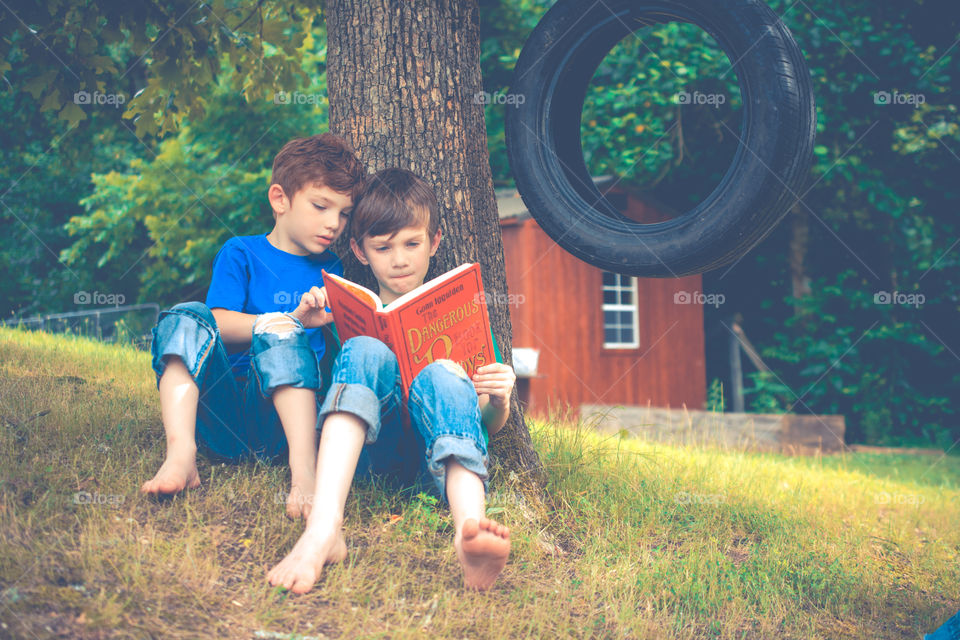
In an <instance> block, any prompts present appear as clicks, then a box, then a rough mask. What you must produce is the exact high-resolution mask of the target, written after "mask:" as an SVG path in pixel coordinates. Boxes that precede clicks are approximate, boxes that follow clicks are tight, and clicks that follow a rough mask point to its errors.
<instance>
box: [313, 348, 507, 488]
mask: <svg viewBox="0 0 960 640" xmlns="http://www.w3.org/2000/svg"><path fill="white" fill-rule="evenodd" d="M402 405H403V390H402V387H401V385H400V368H399V366H398V365H397V358H396V356H394V355H393V352H391V351H390V349H389V348H387V346H386V345H385V344H383V343H382V342H380V341H379V340H376V339H374V338H369V337H366V336H358V337H356V338H351V339H350V340H347V341H346V342H345V343H343V347H342V349H341V350H340V353H339V355H337V359H336V361H335V362H334V365H333V375H332V382H331V384H330V391H329V392H328V393H327V396H326V399H325V400H324V402H323V406H322V407H321V408H320V416H319V424H320V425H322V424H323V419H324V418H325V417H326V415H327V414H329V413H332V412H335V411H346V412H348V413H352V414H354V415H356V416H358V417H359V418H360V419H362V420H363V421H364V422H365V423H366V424H367V435H366V442H365V446H364V448H363V450H362V451H361V454H360V459H359V460H358V462H357V472H356V474H355V477H358V476H364V475H373V474H377V475H383V476H388V477H391V478H393V479H394V480H399V481H400V482H401V483H403V484H405V485H414V484H420V485H426V487H427V488H428V489H430V488H431V486H432V488H433V489H435V490H436V493H437V494H438V495H439V497H440V498H441V499H444V500H445V499H446V490H445V487H446V466H445V464H444V463H445V461H446V460H447V458H449V457H450V456H453V457H454V458H455V459H456V460H457V462H459V463H460V464H462V465H463V466H464V467H466V468H467V469H469V470H470V471H473V472H474V473H476V474H477V475H478V476H479V477H480V478H481V480H483V484H484V489H486V488H487V483H488V475H487V462H488V459H487V446H486V443H485V441H484V437H483V431H482V426H481V421H480V406H479V405H478V403H477V392H476V390H475V389H474V387H473V383H472V382H471V381H470V379H469V378H468V377H467V374H466V372H464V370H463V369H462V368H461V367H460V365H458V364H456V363H454V362H452V361H450V360H438V361H437V362H434V363H431V364H429V365H427V367H426V368H424V369H423V371H421V372H420V373H419V374H418V375H417V377H416V378H414V380H413V383H412V384H411V385H410V394H409V399H408V401H407V406H406V408H407V414H408V416H409V424H410V427H411V428H407V427H405V426H404V423H405V420H404V419H403V412H402ZM430 480H432V481H433V482H432V483H431V482H430Z"/></svg>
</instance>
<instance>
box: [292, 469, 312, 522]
mask: <svg viewBox="0 0 960 640" xmlns="http://www.w3.org/2000/svg"><path fill="white" fill-rule="evenodd" d="M314 484H316V479H315V477H314V475H313V474H308V475H304V476H303V477H297V476H291V479H290V493H289V494H288V495H287V517H288V518H290V519H291V520H296V519H297V518H301V517H302V518H303V519H304V520H306V519H307V517H308V516H309V515H310V509H311V508H312V507H313V486H314Z"/></svg>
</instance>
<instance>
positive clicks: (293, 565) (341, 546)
mask: <svg viewBox="0 0 960 640" xmlns="http://www.w3.org/2000/svg"><path fill="white" fill-rule="evenodd" d="M346 557H347V545H346V543H345V542H344V541H343V532H342V531H341V530H340V527H339V526H334V527H332V529H331V530H330V531H322V530H320V527H311V526H310V525H309V524H308V525H307V528H306V529H305V530H304V532H303V535H301V536H300V539H299V540H297V544H295V545H293V549H292V550H291V551H290V553H288V554H287V557H286V558H284V559H283V560H281V561H280V563H279V564H278V565H277V566H275V567H274V568H273V569H271V570H270V572H269V573H267V580H269V581H270V584H272V585H273V586H275V587H277V586H283V587H286V588H287V589H289V590H290V591H292V592H294V593H306V592H307V591H310V589H312V588H313V585H314V583H316V581H317V580H319V579H320V573H321V571H323V566H324V565H326V564H332V563H334V562H341V561H342V560H343V559H344V558H346Z"/></svg>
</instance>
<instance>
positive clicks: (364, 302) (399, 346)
mask: <svg viewBox="0 0 960 640" xmlns="http://www.w3.org/2000/svg"><path fill="white" fill-rule="evenodd" d="M323 283H324V286H325V287H326V289H327V305H328V306H329V307H330V308H331V309H332V310H333V319H334V322H335V323H336V325H337V333H338V334H339V336H340V340H342V341H346V340H349V339H350V338H352V337H354V336H371V337H374V338H377V339H378V340H380V341H382V342H384V343H385V344H386V345H387V346H388V347H390V350H391V351H393V353H394V354H396V356H397V361H398V362H399V364H400V379H401V381H402V382H403V390H404V393H405V394H406V393H407V392H408V391H409V389H410V384H411V383H412V382H413V379H414V377H416V375H417V374H418V373H420V371H421V370H422V369H423V368H424V367H426V366H427V365H428V364H430V363H431V362H433V361H435V360H440V359H442V358H446V359H448V360H453V361H454V362H457V363H459V364H460V366H462V367H463V368H464V370H465V371H466V372H467V375H468V376H471V377H472V376H473V374H474V372H475V371H476V369H477V367H480V366H482V365H485V364H489V363H491V362H495V361H496V359H495V357H494V351H493V339H492V337H491V335H490V318H489V316H488V314H487V305H486V304H485V302H484V295H483V283H482V281H481V279H480V265H479V264H476V263H467V264H463V265H460V266H459V267H457V268H456V269H453V270H451V271H448V272H446V273H445V274H443V275H441V276H437V277H436V278H434V279H433V280H430V281H428V282H424V283H423V284H422V285H420V286H419V287H417V288H416V289H414V290H413V291H410V292H408V293H405V294H404V295H402V296H400V297H399V298H397V299H396V300H394V301H393V302H391V303H390V304H388V305H387V306H385V307H384V306H383V303H382V302H381V301H380V298H379V296H377V294H375V293H374V292H373V291H370V290H369V289H367V288H366V287H362V286H360V285H358V284H356V283H354V282H350V281H349V280H346V279H344V278H341V277H339V276H336V275H334V274H332V273H326V272H324V273H323Z"/></svg>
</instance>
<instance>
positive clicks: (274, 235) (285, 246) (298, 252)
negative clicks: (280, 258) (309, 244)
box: [267, 227, 310, 256]
mask: <svg viewBox="0 0 960 640" xmlns="http://www.w3.org/2000/svg"><path fill="white" fill-rule="evenodd" d="M267 242H269V243H270V244H271V245H273V246H274V247H275V248H277V249H279V250H280V251H283V252H284V253H292V254H293V255H295V256H308V255H310V253H309V252H306V251H304V249H303V247H300V246H297V245H296V244H294V243H293V242H292V241H291V240H290V238H288V237H287V236H285V235H283V234H282V233H281V232H280V230H279V229H277V228H276V227H274V228H273V231H271V232H270V233H268V234H267Z"/></svg>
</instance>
